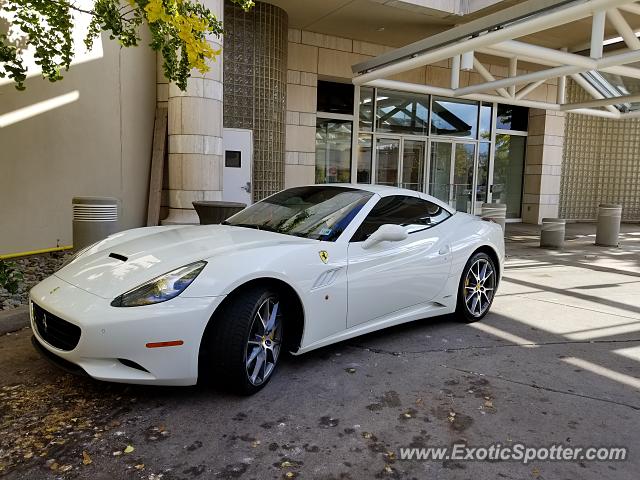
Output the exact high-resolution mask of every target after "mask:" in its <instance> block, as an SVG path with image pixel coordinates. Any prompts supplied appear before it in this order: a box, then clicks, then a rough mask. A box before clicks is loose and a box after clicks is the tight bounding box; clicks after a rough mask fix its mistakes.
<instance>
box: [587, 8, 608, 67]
mask: <svg viewBox="0 0 640 480" xmlns="http://www.w3.org/2000/svg"><path fill="white" fill-rule="evenodd" d="M605 18H606V14H605V12H604V10H600V11H598V12H594V14H593V17H591V48H590V52H591V58H602V46H603V45H602V44H603V42H604V22H605Z"/></svg>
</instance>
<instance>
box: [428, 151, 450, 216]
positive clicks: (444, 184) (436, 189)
mask: <svg viewBox="0 0 640 480" xmlns="http://www.w3.org/2000/svg"><path fill="white" fill-rule="evenodd" d="M452 153H453V143H450V142H431V158H430V162H429V190H428V191H429V195H432V196H434V197H436V198H437V199H438V200H442V201H443V202H445V203H448V204H451V184H452V183H453V182H452V181H451V163H452V162H451V158H452Z"/></svg>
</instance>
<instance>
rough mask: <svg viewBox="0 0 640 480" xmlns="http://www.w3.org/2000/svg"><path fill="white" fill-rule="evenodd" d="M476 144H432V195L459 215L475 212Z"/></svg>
mask: <svg viewBox="0 0 640 480" xmlns="http://www.w3.org/2000/svg"><path fill="white" fill-rule="evenodd" d="M475 156H476V144H475V143H467V142H431V157H430V164H429V194H430V195H433V196H434V197H436V198H437V199H439V200H442V201H443V202H446V203H448V204H449V205H451V206H452V207H454V208H455V209H456V210H458V211H459V212H467V213H472V212H473V203H472V193H473V179H474V178H473V177H474V169H475Z"/></svg>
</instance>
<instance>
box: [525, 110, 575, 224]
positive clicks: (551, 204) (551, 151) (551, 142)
mask: <svg viewBox="0 0 640 480" xmlns="http://www.w3.org/2000/svg"><path fill="white" fill-rule="evenodd" d="M564 127H565V113H564V112H555V111H551V110H538V109H531V110H529V136H528V137H527V154H526V159H525V168H524V190H523V192H522V221H523V222H524V223H533V224H540V223H541V222H542V219H543V218H545V217H548V218H555V217H557V216H558V205H559V203H560V174H561V169H562V151H563V147H564Z"/></svg>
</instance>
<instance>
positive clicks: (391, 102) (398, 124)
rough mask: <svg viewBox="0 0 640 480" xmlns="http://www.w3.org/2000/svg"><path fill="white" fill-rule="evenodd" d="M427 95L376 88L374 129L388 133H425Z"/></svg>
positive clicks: (427, 106)
mask: <svg viewBox="0 0 640 480" xmlns="http://www.w3.org/2000/svg"><path fill="white" fill-rule="evenodd" d="M428 121H429V96H428V95H417V94H414V93H404V92H394V91H391V90H380V89H378V90H377V95H376V130H377V131H378V132H389V133H409V134H414V135H427V133H428V131H429V130H428V127H427V124H428Z"/></svg>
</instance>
